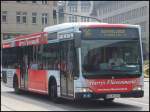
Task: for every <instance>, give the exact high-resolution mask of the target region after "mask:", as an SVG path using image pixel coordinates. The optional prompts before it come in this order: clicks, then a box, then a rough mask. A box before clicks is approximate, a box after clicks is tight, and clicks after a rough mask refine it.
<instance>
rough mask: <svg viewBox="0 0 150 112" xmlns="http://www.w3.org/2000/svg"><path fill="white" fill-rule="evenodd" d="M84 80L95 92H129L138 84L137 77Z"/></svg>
mask: <svg viewBox="0 0 150 112" xmlns="http://www.w3.org/2000/svg"><path fill="white" fill-rule="evenodd" d="M86 81H87V84H88V86H89V87H90V89H91V90H92V91H93V92H95V93H114V92H130V91H132V89H133V88H134V87H136V86H137V85H140V79H139V78H119V79H89V80H86Z"/></svg>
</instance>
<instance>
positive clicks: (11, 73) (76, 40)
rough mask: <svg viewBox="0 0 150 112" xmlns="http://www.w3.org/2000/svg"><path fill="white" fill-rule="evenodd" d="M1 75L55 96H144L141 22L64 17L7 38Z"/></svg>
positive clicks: (17, 87)
mask: <svg viewBox="0 0 150 112" xmlns="http://www.w3.org/2000/svg"><path fill="white" fill-rule="evenodd" d="M2 46H3V49H2V66H3V68H2V71H3V72H2V73H3V74H2V81H3V83H4V84H5V85H6V86H8V87H13V88H14V90H15V92H17V93H18V92H20V91H22V90H25V91H31V92H37V93H41V94H47V95H49V96H50V98H51V99H52V100H54V101H55V100H56V99H58V98H67V99H73V100H74V99H75V100H76V99H77V100H78V99H103V100H104V101H113V100H114V98H139V97H143V95H144V90H143V57H142V44H141V30H140V26H138V25H129V24H107V23H94V22H89V23H88V22H87V23H63V24H59V25H54V26H49V27H46V28H44V31H43V32H39V33H34V34H29V35H22V36H17V37H16V38H13V39H8V40H4V41H3V43H2Z"/></svg>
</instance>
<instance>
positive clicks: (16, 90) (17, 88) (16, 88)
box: [14, 77, 20, 94]
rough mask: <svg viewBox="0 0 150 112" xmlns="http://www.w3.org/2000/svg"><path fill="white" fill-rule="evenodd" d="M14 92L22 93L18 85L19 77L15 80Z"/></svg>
mask: <svg viewBox="0 0 150 112" xmlns="http://www.w3.org/2000/svg"><path fill="white" fill-rule="evenodd" d="M14 90H15V93H17V94H19V93H20V90H19V84H18V78H17V77H15V78H14Z"/></svg>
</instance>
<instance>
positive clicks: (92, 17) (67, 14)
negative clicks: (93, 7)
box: [54, 11, 101, 22]
mask: <svg viewBox="0 0 150 112" xmlns="http://www.w3.org/2000/svg"><path fill="white" fill-rule="evenodd" d="M54 12H55V13H58V14H60V13H61V14H66V15H72V16H78V17H86V18H91V19H95V20H97V21H98V22H101V20H99V19H98V18H95V17H91V16H81V15H77V14H70V13H66V12H58V11H54Z"/></svg>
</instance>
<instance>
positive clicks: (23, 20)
mask: <svg viewBox="0 0 150 112" xmlns="http://www.w3.org/2000/svg"><path fill="white" fill-rule="evenodd" d="M22 23H27V13H26V12H23V13H22Z"/></svg>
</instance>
